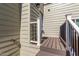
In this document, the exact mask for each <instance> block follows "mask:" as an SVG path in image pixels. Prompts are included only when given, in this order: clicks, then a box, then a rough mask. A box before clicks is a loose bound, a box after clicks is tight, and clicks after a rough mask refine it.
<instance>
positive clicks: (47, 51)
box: [37, 37, 66, 56]
mask: <svg viewBox="0 0 79 59" xmlns="http://www.w3.org/2000/svg"><path fill="white" fill-rule="evenodd" d="M37 56H66V48H65V46H64V45H63V43H62V42H61V40H60V39H59V38H56V37H53V38H52V37H50V38H45V39H44V41H43V42H42V44H41V47H40V51H39V52H38V53H37Z"/></svg>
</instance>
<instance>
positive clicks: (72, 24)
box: [66, 15, 79, 56]
mask: <svg viewBox="0 0 79 59" xmlns="http://www.w3.org/2000/svg"><path fill="white" fill-rule="evenodd" d="M72 28H73V29H74V30H75V32H74V33H76V34H74V35H76V36H77V35H79V27H78V25H77V24H75V22H73V21H72V17H71V15H66V43H67V49H68V51H69V52H70V55H71V56H72V55H75V54H74V53H75V52H76V53H77V55H78V46H77V49H76V51H75V49H74V48H75V47H72V46H73V44H74V43H73V44H72V41H74V40H76V41H77V42H76V43H78V37H77V38H75V39H74V38H73V34H72V32H71V31H73V30H72ZM77 45H78V44H77Z"/></svg>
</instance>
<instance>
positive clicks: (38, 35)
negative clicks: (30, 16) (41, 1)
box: [37, 18, 41, 46]
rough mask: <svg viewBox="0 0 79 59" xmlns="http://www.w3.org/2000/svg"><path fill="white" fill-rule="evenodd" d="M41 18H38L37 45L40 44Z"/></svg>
mask: <svg viewBox="0 0 79 59" xmlns="http://www.w3.org/2000/svg"><path fill="white" fill-rule="evenodd" d="M40 39H41V38H40V18H38V19H37V46H40Z"/></svg>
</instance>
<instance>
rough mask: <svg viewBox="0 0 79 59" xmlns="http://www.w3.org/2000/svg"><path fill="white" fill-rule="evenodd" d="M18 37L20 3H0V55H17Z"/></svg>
mask: <svg viewBox="0 0 79 59" xmlns="http://www.w3.org/2000/svg"><path fill="white" fill-rule="evenodd" d="M19 39H20V4H1V3H0V55H5V56H8V55H19V54H20V53H19V52H20V51H19V50H20V49H19V46H18V45H17V44H19ZM14 40H15V41H16V42H17V43H15V42H14Z"/></svg>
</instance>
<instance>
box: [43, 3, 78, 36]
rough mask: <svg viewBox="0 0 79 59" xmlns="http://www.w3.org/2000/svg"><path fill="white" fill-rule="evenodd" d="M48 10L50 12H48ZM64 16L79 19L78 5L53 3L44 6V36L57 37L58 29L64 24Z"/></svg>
mask: <svg viewBox="0 0 79 59" xmlns="http://www.w3.org/2000/svg"><path fill="white" fill-rule="evenodd" d="M48 9H50V11H48ZM66 14H72V18H79V4H77V3H76V4H75V3H69V4H68V3H59V4H58V3H53V4H48V5H45V6H44V24H43V25H44V32H45V34H44V36H48V37H59V34H60V27H61V26H62V24H64V22H65V20H66V18H65V15H66Z"/></svg>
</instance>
